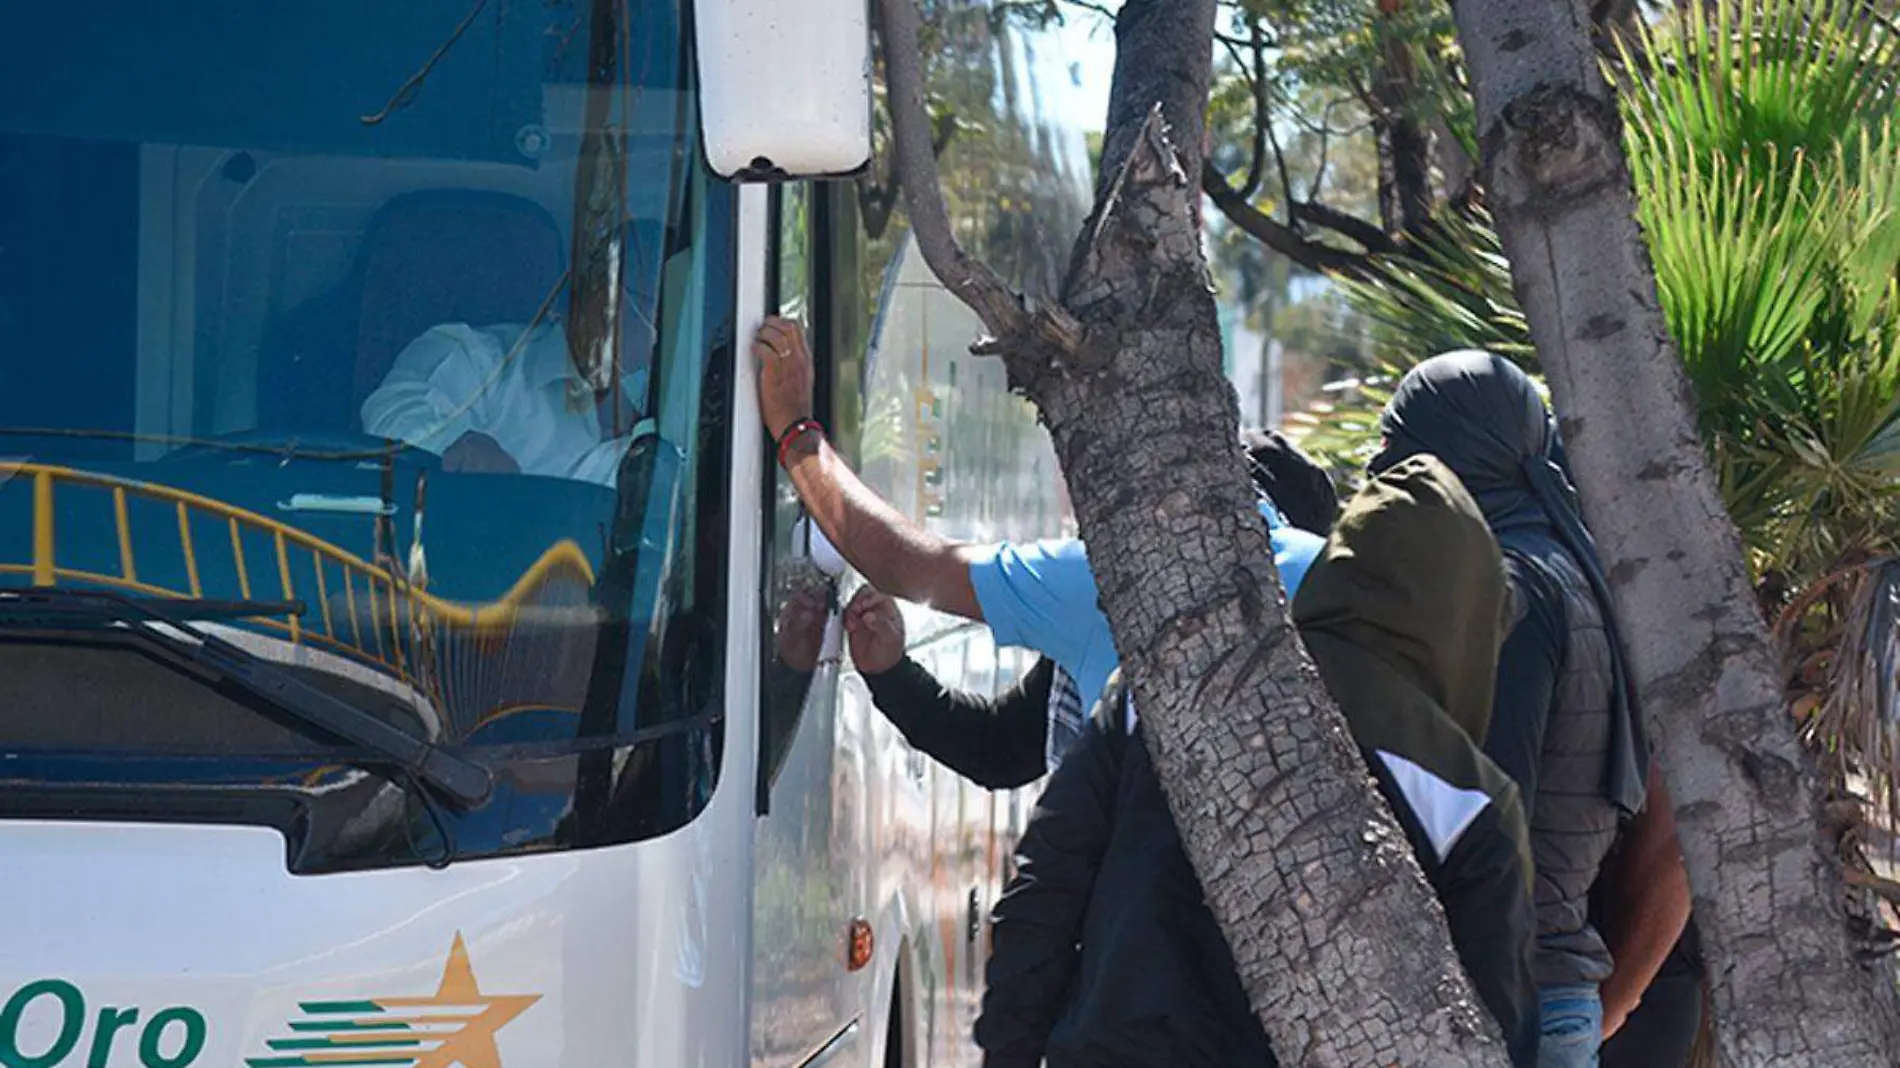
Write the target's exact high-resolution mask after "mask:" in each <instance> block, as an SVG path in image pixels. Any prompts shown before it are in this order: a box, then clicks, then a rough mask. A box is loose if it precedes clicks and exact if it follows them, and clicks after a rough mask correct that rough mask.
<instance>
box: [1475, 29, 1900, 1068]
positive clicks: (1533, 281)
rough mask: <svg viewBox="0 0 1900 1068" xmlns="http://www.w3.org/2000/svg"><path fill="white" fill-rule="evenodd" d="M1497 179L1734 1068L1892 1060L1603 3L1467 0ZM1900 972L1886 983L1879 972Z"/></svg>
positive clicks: (1899, 1044) (1889, 992) (1833, 1066)
mask: <svg viewBox="0 0 1900 1068" xmlns="http://www.w3.org/2000/svg"><path fill="white" fill-rule="evenodd" d="M1453 13H1454V15H1455V17H1456V19H1457V23H1458V29H1459V36H1460V38H1461V39H1462V41H1463V43H1464V50H1465V55H1466V57H1467V60H1468V62H1469V63H1470V67H1471V73H1472V76H1473V81H1474V83H1475V86H1476V93H1477V105H1478V130H1479V135H1480V139H1481V143H1482V145H1483V148H1484V157H1485V167H1486V171H1487V174H1486V183H1485V184H1486V188H1487V190H1488V191H1489V194H1490V199H1491V205H1492V208H1493V210H1494V211H1495V212H1496V215H1497V220H1498V229H1499V231H1500V233H1501V235H1502V237H1503V239H1504V245H1505V250H1506V252H1507V253H1508V255H1509V257H1510V260H1511V273H1512V276H1513V279H1514V281H1515V283H1516V288H1517V293H1518V298H1519V300H1520V302H1521V303H1522V306H1523V308H1524V310H1525V312H1526V313H1527V314H1528V316H1529V318H1530V324H1531V331H1532V335H1533V338H1534V340H1535V342H1536V345H1537V353H1538V357H1539V358H1540V360H1541V361H1542V363H1543V366H1544V369H1545V371H1546V373H1547V374H1548V376H1549V379H1550V385H1551V391H1552V393H1553V394H1554V396H1555V400H1556V404H1557V410H1558V413H1559V414H1560V415H1561V416H1562V420H1563V421H1562V426H1563V431H1564V435H1565V439H1566V445H1567V446H1568V448H1569V451H1570V454H1571V457H1572V461H1573V463H1574V465H1575V468H1576V474H1577V478H1578V481H1579V482H1580V483H1581V487H1580V488H1581V490H1582V492H1583V499H1584V504H1585V509H1586V512H1587V514H1588V516H1589V519H1590V524H1591V528H1592V530H1593V531H1595V533H1596V535H1597V538H1598V540H1599V542H1600V546H1601V548H1602V550H1603V553H1604V557H1605V561H1606V564H1607V565H1608V566H1609V578H1610V583H1611V586H1612V587H1613V589H1614V592H1615V596H1616V601H1617V605H1618V607H1619V608H1620V610H1621V618H1622V620H1623V623H1624V627H1625V631H1624V634H1625V638H1626V640H1627V643H1628V645H1629V651H1630V656H1631V660H1632V662H1633V668H1634V671H1635V673H1636V678H1637V682H1638V685H1639V687H1640V689H1641V692H1642V694H1643V698H1644V704H1645V707H1646V708H1647V709H1648V710H1649V713H1650V715H1651V718H1652V720H1653V721H1654V722H1655V724H1656V726H1657V728H1659V729H1658V730H1657V731H1656V733H1655V735H1654V737H1655V740H1656V741H1657V743H1658V745H1657V748H1658V750H1659V751H1660V752H1661V753H1663V754H1664V760H1665V768H1666V771H1667V775H1668V783H1669V788H1670V791H1671V792H1672V793H1673V794H1674V795H1675V800H1676V805H1677V816H1676V819H1677V823H1678V825H1679V827H1680V828H1681V838H1682V844H1683V849H1684V853H1685V857H1686V859H1687V861H1688V865H1689V871H1690V875H1691V878H1692V881H1693V883H1694V886H1695V895H1696V897H1695V907H1696V914H1697V916H1698V917H1699V919H1700V922H1701V925H1702V936H1703V940H1704V945H1705V948H1706V949H1707V952H1708V956H1709V962H1710V968H1711V974H1712V976H1713V978H1714V986H1715V1010H1716V1017H1717V1021H1718V1022H1717V1026H1718V1035H1719V1043H1720V1049H1721V1056H1722V1059H1723V1061H1724V1063H1726V1064H1730V1065H1738V1066H1739V1065H1747V1066H1753V1065H1769V1064H1773V1065H1777V1066H1784V1068H1786V1066H1801V1065H1814V1066H1817V1068H1819V1066H1826V1068H1848V1066H1862V1065H1866V1066H1872V1065H1889V1064H1893V1063H1895V1054H1896V1052H1900V1027H1896V1021H1897V1020H1900V1016H1897V1014H1896V1011H1895V997H1894V988H1893V986H1892V984H1891V982H1890V981H1888V979H1886V978H1880V979H1876V978H1875V975H1874V974H1873V973H1871V972H1870V971H1869V970H1867V969H1865V968H1862V967H1860V966H1857V965H1856V964H1854V963H1852V961H1851V959H1850V953H1849V950H1850V946H1849V941H1848V938H1847V937H1846V934H1845V928H1844V926H1843V923H1842V900H1843V899H1842V887H1841V881H1840V878H1839V873H1838V869H1837V868H1836V867H1835V865H1834V863H1833V862H1832V860H1831V858H1830V848H1829V843H1828V842H1827V841H1826V840H1825V835H1824V834H1823V833H1822V831H1821V830H1820V828H1821V826H1822V824H1821V820H1820V815H1821V813H1820V810H1819V808H1818V801H1819V798H1820V792H1819V791H1818V789H1817V783H1816V779H1815V776H1814V774H1813V769H1812V767H1811V765H1810V763H1809V762H1808V761H1807V760H1806V759H1805V755H1804V753H1803V751H1802V750H1801V748H1800V746H1799V745H1798V743H1797V741H1796V738H1795V733H1794V730H1793V726H1792V723H1791V721H1790V719H1789V717H1788V714H1787V711H1786V709H1785V707H1784V704H1783V700H1782V693H1781V688H1780V684H1779V682H1778V678H1777V674H1776V672H1775V670H1774V664H1775V661H1774V657H1773V654H1772V651H1771V646H1770V643H1769V637H1768V633H1767V631H1766V628H1765V627H1764V626H1763V624H1762V620H1761V616H1760V615H1759V614H1758V612H1757V609H1756V606H1755V599H1754V597H1753V595H1752V593H1751V592H1750V588H1749V584H1748V580H1747V575H1746V573H1745V571H1744V569H1743V566H1742V555H1741V545H1740V541H1739V539H1738V538H1737V536H1736V533H1735V529H1734V526H1733V524H1732V523H1731V522H1730V521H1729V517H1728V515H1727V513H1726V512H1725V511H1724V510H1723V507H1722V502H1721V497H1720V495H1719V493H1718V490H1717V486H1716V482H1715V478H1714V476H1713V475H1712V474H1711V472H1710V469H1709V467H1708V465H1707V463H1706V462H1705V459H1704V455H1703V451H1702V445H1701V442H1700V441H1699V440H1698V438H1697V435H1696V430H1695V421H1694V416H1693V413H1694V411H1695V404H1694V397H1693V396H1692V394H1691V392H1690V388H1689V385H1688V382H1687V379H1686V378H1685V377H1684V375H1683V373H1682V368H1681V366H1680V364H1679V363H1678V361H1677V357H1676V353H1675V347H1674V345H1673V343H1672V342H1671V341H1670V339H1669V336H1668V331H1667V328H1666V325H1665V323H1664V321H1663V317H1662V314H1661V312H1660V310H1659V308H1658V305H1657V300H1656V284H1655V274H1654V271H1653V269H1652V268H1651V266H1650V262H1649V257H1648V253H1647V250H1646V249H1645V247H1644V245H1643V242H1642V238H1641V234H1640V232H1639V230H1638V227H1637V224H1636V222H1635V221H1634V209H1635V202H1634V197H1633V194H1632V191H1631V186H1630V179H1629V174H1628V171H1627V164H1626V162H1625V160H1624V156H1623V151H1622V145H1621V141H1620V133H1621V125H1620V120H1619V117H1618V114H1617V111H1616V107H1615V105H1614V103H1613V102H1612V100H1611V97H1610V93H1609V90H1608V89H1607V87H1606V86H1605V84H1604V81H1603V79H1602V77H1601V74H1600V71H1599V68H1598V65H1597V55H1596V53H1595V52H1594V51H1593V49H1592V45H1591V36H1590V34H1591V24H1590V11H1589V9H1588V7H1587V5H1586V4H1585V3H1583V2H1582V0H1454V3H1453ZM1880 974H1881V975H1882V976H1883V977H1884V976H1885V975H1886V973H1885V972H1884V971H1883V972H1881V973H1880Z"/></svg>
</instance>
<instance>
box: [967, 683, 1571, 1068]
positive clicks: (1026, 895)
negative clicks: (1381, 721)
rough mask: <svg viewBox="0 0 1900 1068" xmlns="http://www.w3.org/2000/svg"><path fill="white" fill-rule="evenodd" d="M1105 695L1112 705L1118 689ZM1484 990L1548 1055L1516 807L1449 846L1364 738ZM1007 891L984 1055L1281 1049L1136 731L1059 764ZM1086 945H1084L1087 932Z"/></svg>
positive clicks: (982, 1031) (1529, 1046)
mask: <svg viewBox="0 0 1900 1068" xmlns="http://www.w3.org/2000/svg"><path fill="white" fill-rule="evenodd" d="M1101 707H1102V708H1106V707H1108V704H1107V702H1106V701H1105V702H1104V703H1103V706H1101ZM1361 753H1362V755H1363V756H1365V757H1366V766H1367V768H1368V769H1369V770H1370V771H1371V772H1372V773H1373V777H1374V780H1375V782H1376V783H1377V784H1378V786H1379V790H1380V792H1381V793H1382V794H1383V795H1384V796H1385V798H1386V801H1387V803H1388V804H1390V805H1391V806H1392V809H1393V812H1394V813H1395V814H1396V815H1397V816H1398V819H1399V824H1400V826H1402V827H1403V828H1404V829H1405V833H1406V836H1407V838H1408V839H1410V841H1411V844H1412V848H1413V851H1414V853H1415V854H1416V855H1417V857H1418V860H1419V863H1420V866H1421V867H1423V868H1424V871H1425V875H1426V878H1427V879H1428V880H1429V881H1430V883H1431V885H1432V889H1433V890H1434V891H1436V893H1437V895H1438V898H1439V901H1440V903H1441V904H1442V905H1443V906H1444V908H1445V913H1446V918H1447V920H1448V922H1449V924H1450V927H1451V934H1452V942H1453V945H1454V946H1455V947H1456V948H1457V950H1458V954H1459V957H1460V959H1461V961H1462V962H1463V963H1464V965H1465V969H1466V971H1467V973H1468V974H1470V976H1471V977H1472V981H1473V984H1474V985H1475V986H1476V988H1477V991H1478V995H1479V997H1480V998H1481V999H1482V1000H1483V1001H1484V1003H1485V1005H1486V1007H1487V1008H1489V1009H1490V1010H1491V1013H1492V1015H1493V1016H1494V1017H1496V1018H1497V1019H1498V1020H1499V1023H1500V1026H1502V1027H1503V1029H1504V1031H1505V1037H1506V1041H1507V1042H1508V1043H1509V1045H1510V1047H1511V1059H1512V1063H1513V1064H1514V1065H1518V1066H1519V1068H1528V1066H1530V1065H1533V1064H1535V1063H1536V1059H1537V1056H1536V1051H1537V1042H1538V1036H1539V1030H1540V1029H1539V1021H1538V1015H1537V990H1536V986H1535V984H1534V983H1532V981H1531V979H1530V948H1531V945H1532V932H1533V931H1534V929H1535V918H1534V916H1533V914H1532V911H1531V906H1530V896H1529V893H1528V892H1527V890H1526V888H1525V885H1524V868H1523V858H1522V855H1521V853H1520V852H1519V849H1518V845H1517V843H1516V842H1515V841H1514V839H1513V836H1512V834H1511V833H1510V832H1509V831H1507V830H1506V829H1505V828H1504V826H1503V823H1504V822H1505V821H1506V820H1507V819H1508V817H1507V815H1506V814H1504V813H1503V811H1502V810H1500V809H1499V808H1498V807H1497V806H1495V805H1490V806H1486V807H1485V809H1484V810H1483V811H1482V812H1480V813H1479V815H1478V816H1477V818H1476V819H1474V820H1473V821H1472V823H1471V824H1470V826H1468V827H1467V828H1466V829H1465V832H1464V833H1463V834H1462V835H1460V836H1459V838H1458V841H1457V844H1456V845H1455V846H1454V847H1453V848H1452V849H1451V850H1450V852H1449V853H1447V855H1446V856H1445V857H1444V859H1443V860H1440V859H1439V858H1438V855H1437V852H1436V850H1435V848H1434V847H1433V845H1432V842H1431V839H1430V836H1429V835H1428V834H1427V833H1426V831H1425V830H1424V828H1423V827H1422V825H1421V824H1420V821H1419V818H1418V816H1417V815H1416V813H1415V810H1414V808H1413V806H1412V804H1411V803H1410V800H1409V798H1408V796H1407V794H1406V792H1405V790H1404V788H1402V787H1401V786H1400V785H1399V784H1398V783H1397V782H1396V781H1395V780H1394V778H1393V776H1392V775H1391V773H1390V772H1389V771H1388V770H1387V767H1386V764H1385V762H1384V761H1383V760H1382V759H1380V758H1379V757H1377V755H1376V754H1375V753H1373V752H1372V751H1370V750H1366V749H1363V748H1362V750H1361ZM1017 854H1018V855H1017V859H1016V864H1017V874H1016V877H1015V879H1013V880H1012V881H1011V883H1010V886H1009V889H1008V891H1007V892H1006V893H1005V894H1004V895H1003V898H1002V900H1001V901H999V902H998V903H997V906H996V914H995V934H994V944H993V948H992V952H991V956H990V961H989V966H988V970H987V973H986V974H987V989H986V990H985V992H984V995H983V1013H982V1015H981V1017H980V1018H978V1020H977V1024H976V1038H977V1044H978V1045H980V1046H981V1047H982V1048H983V1063H984V1065H985V1066H986V1068H1014V1066H1018V1065H1020V1066H1024V1068H1033V1066H1034V1065H1036V1064H1037V1063H1039V1062H1041V1061H1045V1060H1046V1061H1047V1063H1048V1064H1049V1065H1050V1068H1063V1066H1068V1065H1076V1066H1082V1065H1087V1066H1091V1068H1094V1066H1102V1068H1108V1066H1130V1068H1135V1066H1142V1068H1149V1066H1166V1068H1200V1066H1210V1068H1211V1066H1226V1065H1233V1066H1235V1068H1240V1066H1247V1068H1262V1066H1271V1065H1273V1064H1275V1063H1277V1062H1276V1061H1275V1060H1274V1058H1273V1054H1272V1050H1271V1047H1270V1046H1269V1045H1268V1042H1267V1036H1266V1034H1265V1033H1264V1032H1263V1031H1262V1030H1261V1029H1260V1025H1259V1022H1258V1021H1257V1020H1256V1018H1255V1017H1254V1014H1253V1012H1252V1010H1251V1009H1250V1008H1249V1007H1248V1005H1247V998H1246V994H1245V993H1244V992H1243V991H1242V990H1241V988H1240V979H1239V976H1238V975H1237V974H1236V972H1235V970H1234V961H1233V956H1232V954H1231V953H1230V952H1229V951H1228V948H1227V941H1226V938H1225V936H1224V935H1222V933H1221V930H1220V926H1219V925H1218V924H1217V923H1216V922H1215V921H1214V915H1213V913H1211V912H1209V911H1208V909H1207V905H1206V904H1205V902H1204V901H1203V899H1202V896H1201V884H1200V880H1199V879H1198V878H1197V877H1196V876H1195V874H1194V869H1193V868H1192V867H1191V866H1190V865H1189V863H1188V859H1187V854H1186V853H1185V852H1183V851H1182V848H1181V839H1180V835H1179V833H1178V832H1177V831H1176V829H1175V825H1174V819H1173V817H1172V816H1171V815H1169V812H1168V808H1167V800H1166V798H1165V797H1163V796H1162V793H1161V784H1160V781H1159V780H1158V779H1157V778H1156V777H1155V773H1154V766H1153V764H1151V763H1150V762H1149V759H1148V750H1147V747H1146V746H1144V745H1142V744H1141V742H1140V727H1139V725H1137V726H1136V728H1135V733H1134V735H1132V736H1131V735H1128V734H1126V733H1124V731H1123V730H1122V729H1120V728H1118V727H1117V726H1114V725H1110V724H1107V723H1105V722H1103V714H1102V711H1101V709H1100V708H1098V711H1097V715H1096V717H1095V718H1094V719H1093V720H1091V722H1090V724H1089V729H1088V731H1087V732H1086V733H1084V734H1083V736H1082V739H1081V741H1079V742H1077V743H1076V745H1075V748H1074V749H1073V750H1071V751H1070V753H1069V755H1068V757H1067V758H1066V759H1065V760H1064V761H1063V762H1062V766H1061V767H1059V768H1057V769H1056V772H1055V773H1054V774H1053V775H1052V776H1051V777H1050V779H1049V785H1048V788H1047V789H1046V790H1044V792H1043V795H1042V800H1041V801H1040V802H1039V803H1038V804H1037V805H1036V811H1035V815H1034V816H1033V817H1032V818H1031V820H1030V822H1029V827H1028V829H1027V830H1026V831H1025V833H1024V835H1023V840H1022V843H1021V845H1020V846H1019V847H1018V851H1017ZM1084 946H1086V947H1088V948H1087V951H1086V952H1084V950H1083V947H1084Z"/></svg>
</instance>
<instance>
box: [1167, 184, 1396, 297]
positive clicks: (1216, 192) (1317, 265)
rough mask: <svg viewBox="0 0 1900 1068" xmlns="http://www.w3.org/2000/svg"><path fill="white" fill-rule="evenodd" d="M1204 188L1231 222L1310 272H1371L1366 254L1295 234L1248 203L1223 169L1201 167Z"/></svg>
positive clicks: (1356, 274)
mask: <svg viewBox="0 0 1900 1068" xmlns="http://www.w3.org/2000/svg"><path fill="white" fill-rule="evenodd" d="M1201 191H1202V192H1204V193H1206V194H1207V197H1208V199H1209V200H1211V201H1213V202H1214V206H1215V207H1216V208H1219V209H1220V213H1221V214H1222V215H1225V216H1226V217H1227V220H1228V221H1229V222H1231V223H1233V224H1234V225H1235V226H1238V227H1240V228H1241V230H1243V231H1245V232H1246V233H1247V234H1248V236H1250V237H1252V238H1254V239H1255V240H1256V241H1259V242H1260V243H1261V244H1263V245H1265V246H1267V247H1268V248H1270V249H1272V250H1274V251H1275V252H1278V253H1279V254H1281V255H1282V256H1285V257H1286V258H1288V259H1290V260H1292V261H1293V262H1294V263H1297V264H1299V265H1300V266H1302V267H1304V268H1306V269H1307V270H1309V271H1319V272H1322V273H1325V272H1334V271H1337V272H1341V273H1344V274H1350V275H1352V276H1354V277H1363V276H1365V275H1366V274H1367V273H1369V272H1370V271H1371V267H1372V265H1371V263H1370V262H1369V261H1368V260H1367V258H1366V257H1365V256H1364V255H1362V254H1360V253H1355V252H1347V251H1346V250H1344V249H1338V248H1333V247H1332V246H1330V245H1325V244H1321V243H1320V242H1318V241H1309V240H1307V239H1306V238H1304V237H1301V236H1300V235H1299V234H1297V233H1294V232H1293V229H1292V228H1291V227H1289V226H1287V225H1286V224H1284V223H1281V222H1279V221H1277V220H1275V219H1274V218H1273V217H1272V216H1270V215H1268V214H1266V213H1265V212H1263V211H1261V210H1260V209H1258V208H1256V207H1254V206H1253V205H1252V204H1249V203H1247V200H1246V198H1245V197H1242V196H1241V195H1240V193H1239V192H1238V191H1236V190H1235V189H1234V188H1233V187H1231V186H1229V185H1228V184H1227V179H1225V178H1223V177H1221V173H1220V171H1219V170H1218V169H1217V168H1215V167H1214V166H1213V165H1212V164H1207V165H1204V166H1203V167H1202V168H1201Z"/></svg>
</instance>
